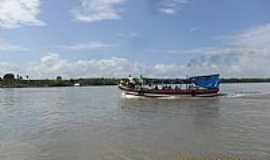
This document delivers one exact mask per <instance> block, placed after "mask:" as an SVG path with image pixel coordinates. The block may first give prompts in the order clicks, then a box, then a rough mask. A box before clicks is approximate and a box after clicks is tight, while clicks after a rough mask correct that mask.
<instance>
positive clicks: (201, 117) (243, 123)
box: [0, 83, 270, 160]
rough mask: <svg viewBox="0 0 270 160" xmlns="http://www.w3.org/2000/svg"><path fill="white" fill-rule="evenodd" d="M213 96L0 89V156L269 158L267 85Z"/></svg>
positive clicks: (38, 159)
mask: <svg viewBox="0 0 270 160" xmlns="http://www.w3.org/2000/svg"><path fill="white" fill-rule="evenodd" d="M221 88H222V89H221V90H222V93H225V95H224V96H220V97H214V98H181V99H147V98H144V99H138V98H124V97H122V96H121V93H120V91H119V90H118V89H117V87H116V86H113V87H74V88H72V87H71V88H21V89H0V159H1V160H23V159H25V160H89V159H91V160H92V159H93V160H156V159H164V160H176V157H177V155H179V154H192V155H205V154H220V153H222V154H228V155H237V156H239V157H244V158H243V159H245V158H247V157H248V158H251V157H252V158H253V159H270V84H268V83H262V84H256V83H254V84H223V85H222V87H221Z"/></svg>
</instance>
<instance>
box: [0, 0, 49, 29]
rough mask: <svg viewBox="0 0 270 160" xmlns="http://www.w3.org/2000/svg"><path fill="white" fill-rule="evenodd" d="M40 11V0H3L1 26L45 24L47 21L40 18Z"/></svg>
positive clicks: (0, 2)
mask: <svg viewBox="0 0 270 160" xmlns="http://www.w3.org/2000/svg"><path fill="white" fill-rule="evenodd" d="M39 13H40V0H1V1H0V27H2V28H16V27H19V26H22V25H33V26H43V25H45V23H44V22H43V21H41V20H39V19H38V15H39Z"/></svg>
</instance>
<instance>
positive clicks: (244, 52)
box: [0, 25, 270, 78]
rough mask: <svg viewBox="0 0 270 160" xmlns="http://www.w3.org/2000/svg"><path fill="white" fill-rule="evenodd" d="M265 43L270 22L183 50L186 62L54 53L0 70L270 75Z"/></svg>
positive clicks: (36, 74) (67, 74)
mask: <svg viewBox="0 0 270 160" xmlns="http://www.w3.org/2000/svg"><path fill="white" fill-rule="evenodd" d="M268 44H270V25H264V26H260V27H257V28H254V29H251V30H247V31H245V32H243V33H240V34H236V35H234V36H232V38H231V39H230V40H229V41H228V42H227V45H226V46H225V47H223V48H218V47H208V48H199V49H192V50H189V51H185V52H186V54H191V53H192V59H191V60H190V62H189V63H188V64H187V65H185V64H154V65H147V64H143V63H137V62H133V61H130V60H128V59H126V58H118V57H112V58H106V59H90V60H73V61H72V60H68V59H65V58H62V57H60V56H59V55H58V54H54V53H53V54H48V55H46V56H44V57H41V59H40V60H39V61H38V62H35V63H31V64H27V65H25V66H19V65H16V64H13V65H12V64H9V63H1V62H0V73H1V74H3V73H6V72H14V73H18V72H19V73H21V74H29V75H30V76H31V77H32V78H55V77H56V76H58V75H61V76H63V77H64V78H71V77H77V78H79V77H103V76H105V77H126V76H127V75H128V74H137V75H138V74H143V75H145V76H149V77H185V75H190V76H192V75H201V74H212V73H221V75H222V76H223V77H270V71H269V68H268V65H269V63H270V47H269V45H268ZM182 52H184V51H182ZM182 52H180V51H179V53H182ZM173 53H174V54H176V53H175V52H173Z"/></svg>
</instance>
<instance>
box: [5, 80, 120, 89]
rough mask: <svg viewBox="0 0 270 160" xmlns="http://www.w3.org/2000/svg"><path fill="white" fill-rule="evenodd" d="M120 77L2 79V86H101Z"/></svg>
mask: <svg viewBox="0 0 270 160" xmlns="http://www.w3.org/2000/svg"><path fill="white" fill-rule="evenodd" d="M119 81H120V80H119V79H114V78H86V79H70V80H62V79H56V80H49V79H45V80H18V79H14V80H1V81H0V87H2V88H27V87H69V86H74V85H75V84H78V85H79V86H101V85H117V84H119Z"/></svg>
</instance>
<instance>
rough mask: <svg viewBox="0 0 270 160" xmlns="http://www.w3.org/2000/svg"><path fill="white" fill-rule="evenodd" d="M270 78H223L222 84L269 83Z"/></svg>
mask: <svg viewBox="0 0 270 160" xmlns="http://www.w3.org/2000/svg"><path fill="white" fill-rule="evenodd" d="M267 82H270V78H222V79H221V83H267Z"/></svg>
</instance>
